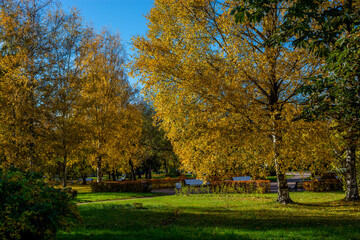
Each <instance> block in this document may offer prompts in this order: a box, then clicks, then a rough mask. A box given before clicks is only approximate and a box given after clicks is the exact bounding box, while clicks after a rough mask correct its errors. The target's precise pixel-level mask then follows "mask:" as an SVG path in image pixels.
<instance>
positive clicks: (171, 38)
mask: <svg viewBox="0 0 360 240" xmlns="http://www.w3.org/2000/svg"><path fill="white" fill-rule="evenodd" d="M236 4H238V2H237V1H223V2H220V1H212V0H196V1H195V0H191V1H184V0H183V1H178V0H176V1H175V0H172V1H168V0H166V1H165V0H157V1H155V5H154V8H153V9H152V10H151V11H150V14H149V15H148V16H147V18H148V20H149V30H148V33H147V35H146V37H141V36H140V37H137V38H135V39H134V48H135V50H136V52H137V55H136V56H135V60H134V62H133V65H132V69H133V73H134V74H135V75H138V76H139V77H140V78H141V81H142V83H143V84H144V94H145V95H146V97H147V99H148V100H150V101H151V102H153V103H154V107H155V110H156V117H157V119H158V121H159V122H160V124H161V127H162V128H163V129H164V130H165V131H166V133H167V136H168V137H169V139H170V140H171V142H172V144H173V146H174V151H175V153H176V154H178V156H179V158H180V161H181V162H182V165H183V168H184V169H185V170H189V171H193V172H195V173H196V174H197V176H198V177H199V178H209V177H211V176H215V175H217V176H225V175H235V174H241V173H254V175H257V176H259V175H265V174H266V170H265V169H264V166H265V165H268V166H271V165H273V166H275V168H276V175H277V179H278V187H279V190H278V199H277V201H278V202H280V203H289V202H291V199H290V196H289V190H288V185H287V181H286V177H285V171H286V170H287V169H288V168H289V167H293V168H296V167H297V168H299V167H300V168H301V167H303V166H305V165H306V164H309V161H310V160H311V161H313V160H316V161H319V160H324V159H325V158H326V155H323V156H321V155H320V154H317V153H319V152H320V150H319V152H315V151H312V149H314V148H315V147H314V146H315V145H316V144H317V143H319V142H321V141H315V140H316V138H314V139H313V140H314V141H309V139H310V138H311V137H310V136H317V139H321V136H323V137H324V136H326V134H327V133H326V131H323V132H322V133H323V134H318V135H314V133H315V132H316V131H315V130H314V131H312V132H311V131H307V133H305V132H304V131H305V130H308V129H319V130H321V129H322V128H317V126H314V125H312V124H311V123H306V122H304V121H293V120H294V116H296V115H297V114H298V113H299V112H300V111H301V108H300V107H299V105H298V102H299V100H300V96H299V95H298V90H299V89H300V88H301V87H302V86H303V85H304V84H305V83H306V81H307V80H306V79H308V78H309V77H311V76H312V75H314V74H315V73H316V71H317V69H318V61H317V60H316V59H315V58H314V57H313V56H311V55H310V54H307V53H306V52H305V51H303V50H294V49H293V48H292V46H291V45H289V44H283V45H276V46H275V45H271V44H268V39H269V38H270V37H271V36H272V34H273V33H274V32H276V30H277V27H278V26H279V25H280V24H281V22H282V16H283V10H282V9H283V6H281V5H276V4H275V3H274V10H273V11H271V12H269V13H267V14H266V16H264V18H263V19H262V20H261V21H259V22H255V23H254V22H251V21H246V22H244V23H243V24H236V23H235V21H234V20H233V17H232V16H230V11H231V10H232V9H233V8H234V7H235V6H236ZM295 133H296V134H295ZM300 145H301V146H302V147H303V149H301V150H300V149H299V146H300ZM310 145H311V146H310ZM317 149H320V148H317ZM299 150H300V151H299ZM310 155H311V156H313V157H315V158H309V157H306V156H310ZM306 162H307V163H306Z"/></svg>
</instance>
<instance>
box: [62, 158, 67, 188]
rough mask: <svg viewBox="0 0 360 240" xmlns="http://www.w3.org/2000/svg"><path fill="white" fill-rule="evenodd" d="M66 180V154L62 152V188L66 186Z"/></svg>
mask: <svg viewBox="0 0 360 240" xmlns="http://www.w3.org/2000/svg"><path fill="white" fill-rule="evenodd" d="M66 182H67V155H66V154H64V162H63V188H65V187H66Z"/></svg>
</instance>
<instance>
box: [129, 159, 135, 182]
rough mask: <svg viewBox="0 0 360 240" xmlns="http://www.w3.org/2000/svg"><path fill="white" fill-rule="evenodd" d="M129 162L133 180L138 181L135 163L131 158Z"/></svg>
mask: <svg viewBox="0 0 360 240" xmlns="http://www.w3.org/2000/svg"><path fill="white" fill-rule="evenodd" d="M129 164H130V167H131V180H133V181H136V174H135V169H134V164H133V162H132V161H131V159H129Z"/></svg>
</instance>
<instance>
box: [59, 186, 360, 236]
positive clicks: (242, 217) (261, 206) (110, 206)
mask: <svg viewBox="0 0 360 240" xmlns="http://www.w3.org/2000/svg"><path fill="white" fill-rule="evenodd" d="M291 197H292V199H293V200H294V201H296V202H297V203H296V204H291V205H281V204H278V203H275V199H276V194H263V195H258V194H233V195H190V196H179V195H177V196H164V197H156V198H152V199H133V200H123V201H118V202H108V203H93V204H87V205H81V206H79V207H80V211H81V214H82V216H83V218H84V222H83V223H82V224H80V225H78V226H77V227H76V228H73V229H72V232H71V233H66V232H60V233H59V234H58V236H57V239H107V240H110V239H127V240H131V239H221V240H226V239H231V240H234V239H360V232H359V229H360V203H359V202H357V203H348V202H344V201H341V199H343V198H344V194H343V193H310V192H302V193H291Z"/></svg>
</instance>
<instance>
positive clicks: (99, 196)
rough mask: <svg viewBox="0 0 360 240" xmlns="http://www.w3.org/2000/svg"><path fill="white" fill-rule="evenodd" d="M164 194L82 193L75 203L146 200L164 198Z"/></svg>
mask: <svg viewBox="0 0 360 240" xmlns="http://www.w3.org/2000/svg"><path fill="white" fill-rule="evenodd" d="M163 195H164V194H163V193H131V192H130V193H121V192H105V193H80V194H78V195H77V197H76V199H75V202H77V203H84V202H98V201H109V200H122V199H128V198H144V197H156V196H163Z"/></svg>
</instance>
